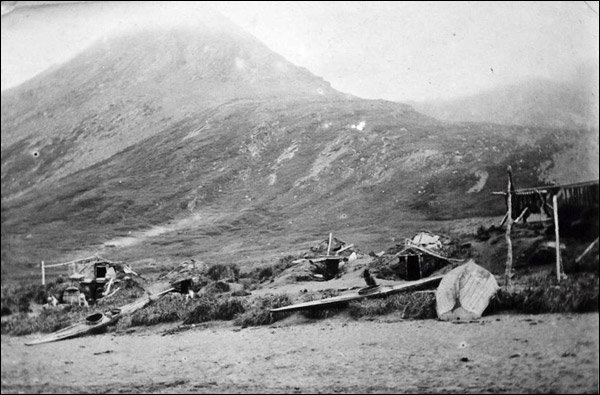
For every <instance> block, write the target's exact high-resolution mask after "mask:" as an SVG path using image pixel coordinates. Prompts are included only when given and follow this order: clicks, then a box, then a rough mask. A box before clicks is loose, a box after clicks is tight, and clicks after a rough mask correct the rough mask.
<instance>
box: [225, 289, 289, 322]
mask: <svg viewBox="0 0 600 395" xmlns="http://www.w3.org/2000/svg"><path fill="white" fill-rule="evenodd" d="M290 304H292V300H291V299H290V297H289V296H288V295H287V294H279V295H266V296H261V297H259V298H256V299H255V300H254V303H253V304H252V305H251V306H249V307H248V308H247V309H246V311H245V312H244V313H242V314H240V315H238V316H237V317H236V319H235V324H236V325H241V326H242V327H247V326H259V325H269V324H272V323H273V322H275V321H276V320H277V319H279V318H281V317H282V316H284V315H285V314H277V317H275V316H274V315H273V314H272V313H271V312H270V309H276V308H278V307H283V306H288V305H290Z"/></svg>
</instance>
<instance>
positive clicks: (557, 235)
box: [552, 195, 561, 281]
mask: <svg viewBox="0 0 600 395" xmlns="http://www.w3.org/2000/svg"><path fill="white" fill-rule="evenodd" d="M552 205H553V206H554V207H553V208H552V209H553V210H554V236H555V237H556V279H557V280H558V281H560V278H561V270H560V236H559V232H558V196H557V195H554V196H553V197H552Z"/></svg>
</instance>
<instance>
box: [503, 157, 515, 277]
mask: <svg viewBox="0 0 600 395" xmlns="http://www.w3.org/2000/svg"><path fill="white" fill-rule="evenodd" d="M506 171H507V172H508V188H507V194H506V198H507V205H508V212H507V213H506V221H507V222H506V245H507V249H508V250H507V253H506V270H505V272H504V284H505V285H506V286H507V287H511V286H512V280H511V275H512V261H513V254H512V241H511V240H510V232H511V229H512V224H513V219H512V189H513V187H512V168H511V167H510V166H508V168H507V169H506Z"/></svg>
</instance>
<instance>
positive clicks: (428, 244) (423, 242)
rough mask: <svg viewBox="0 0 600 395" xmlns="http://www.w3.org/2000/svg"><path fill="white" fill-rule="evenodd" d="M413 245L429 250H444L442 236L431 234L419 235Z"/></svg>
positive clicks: (415, 237) (413, 240) (412, 242)
mask: <svg viewBox="0 0 600 395" xmlns="http://www.w3.org/2000/svg"><path fill="white" fill-rule="evenodd" d="M411 244H413V245H416V246H419V247H422V248H426V249H428V250H439V249H441V248H442V242H441V241H440V236H437V235H434V234H431V233H429V232H420V233H417V234H416V235H415V236H414V237H413V238H412V240H411Z"/></svg>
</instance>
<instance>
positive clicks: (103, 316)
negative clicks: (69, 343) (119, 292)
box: [25, 309, 121, 346]
mask: <svg viewBox="0 0 600 395" xmlns="http://www.w3.org/2000/svg"><path fill="white" fill-rule="evenodd" d="M117 310H118V309H114V310H112V311H111V312H107V313H94V314H91V315H89V316H87V317H85V320H84V321H83V322H79V323H77V324H73V325H70V326H68V327H66V328H63V329H60V330H58V331H56V332H53V333H50V334H48V335H45V336H42V337H41V338H39V339H36V340H33V341H31V342H29V343H25V345H27V346H33V345H35V344H42V343H49V342H54V341H58V340H63V339H70V338H73V337H77V336H81V335H85V334H92V333H100V332H102V331H103V330H105V329H106V328H107V327H108V326H110V325H114V324H116V323H117V321H118V320H119V318H120V316H121V315H120V313H118V312H117Z"/></svg>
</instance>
